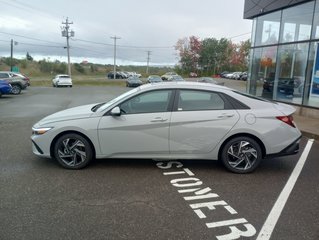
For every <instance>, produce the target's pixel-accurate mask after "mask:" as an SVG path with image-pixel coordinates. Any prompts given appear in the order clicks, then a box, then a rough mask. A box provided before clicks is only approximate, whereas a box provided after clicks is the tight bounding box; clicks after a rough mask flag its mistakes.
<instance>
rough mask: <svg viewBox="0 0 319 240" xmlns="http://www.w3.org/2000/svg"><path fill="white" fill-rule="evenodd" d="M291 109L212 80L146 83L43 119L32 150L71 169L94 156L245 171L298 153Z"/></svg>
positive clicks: (296, 132)
mask: <svg viewBox="0 0 319 240" xmlns="http://www.w3.org/2000/svg"><path fill="white" fill-rule="evenodd" d="M294 111H295V109H294V108H293V107H291V106H289V105H285V104H282V103H274V102H269V101H267V100H264V99H260V98H257V97H254V96H251V95H247V94H244V93H240V92H237V91H235V90H233V89H230V88H226V87H223V86H218V85H213V84H207V83H194V82H169V83H168V82H166V83H158V84H155V85H154V84H147V85H143V86H141V87H138V88H135V89H132V90H131V91H128V92H126V93H124V94H122V95H121V96H119V97H117V98H115V99H113V100H111V101H109V102H106V103H100V104H91V105H85V106H80V107H75V108H71V109H68V110H64V111H61V112H57V113H55V114H52V115H50V116H48V117H45V118H44V119H42V120H41V121H39V122H38V123H36V124H35V125H34V126H33V128H32V131H33V134H32V136H31V139H32V145H33V147H32V148H33V152H34V153H35V154H36V155H38V156H43V157H51V158H55V159H56V160H57V161H58V162H59V163H60V164H61V165H62V166H63V167H65V168H69V169H80V168H83V167H85V166H86V165H87V164H88V163H89V162H90V161H91V160H92V159H94V158H135V159H141V158H147V159H152V158H155V159H207V160H218V159H220V160H221V161H222V162H223V164H224V165H225V167H226V168H227V169H229V170H230V171H232V172H236V173H248V172H252V171H254V170H255V169H256V167H257V166H258V165H259V163H260V162H261V160H262V159H263V158H266V157H270V156H283V155H290V154H295V153H297V152H298V150H299V141H300V138H301V133H300V131H299V130H298V128H297V127H296V125H295V124H294V122H293V119H292V116H291V115H292V114H293V112H294Z"/></svg>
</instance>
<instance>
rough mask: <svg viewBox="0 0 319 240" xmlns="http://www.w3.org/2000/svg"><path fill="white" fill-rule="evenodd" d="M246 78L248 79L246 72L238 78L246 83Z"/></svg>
mask: <svg viewBox="0 0 319 240" xmlns="http://www.w3.org/2000/svg"><path fill="white" fill-rule="evenodd" d="M247 77H248V74H247V72H243V73H242V75H241V76H240V80H243V81H247Z"/></svg>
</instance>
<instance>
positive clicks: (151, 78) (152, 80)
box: [147, 75, 163, 83]
mask: <svg viewBox="0 0 319 240" xmlns="http://www.w3.org/2000/svg"><path fill="white" fill-rule="evenodd" d="M147 82H148V83H156V82H163V80H162V78H161V77H160V76H158V75H150V76H148V78H147Z"/></svg>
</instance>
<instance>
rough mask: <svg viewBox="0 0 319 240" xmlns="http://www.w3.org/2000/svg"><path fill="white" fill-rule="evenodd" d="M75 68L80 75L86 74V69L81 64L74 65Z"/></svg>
mask: <svg viewBox="0 0 319 240" xmlns="http://www.w3.org/2000/svg"><path fill="white" fill-rule="evenodd" d="M74 68H75V70H76V71H78V72H79V73H85V69H84V67H82V65H81V64H79V63H74Z"/></svg>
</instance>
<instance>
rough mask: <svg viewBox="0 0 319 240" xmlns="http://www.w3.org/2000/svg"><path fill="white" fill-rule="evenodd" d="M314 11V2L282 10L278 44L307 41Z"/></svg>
mask: <svg viewBox="0 0 319 240" xmlns="http://www.w3.org/2000/svg"><path fill="white" fill-rule="evenodd" d="M313 11H314V2H309V3H305V4H301V5H298V6H295V7H292V8H288V9H285V10H283V12H282V22H281V34H280V42H282V43H286V42H296V41H304V40H309V39H310V36H311V25H312V18H313Z"/></svg>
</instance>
